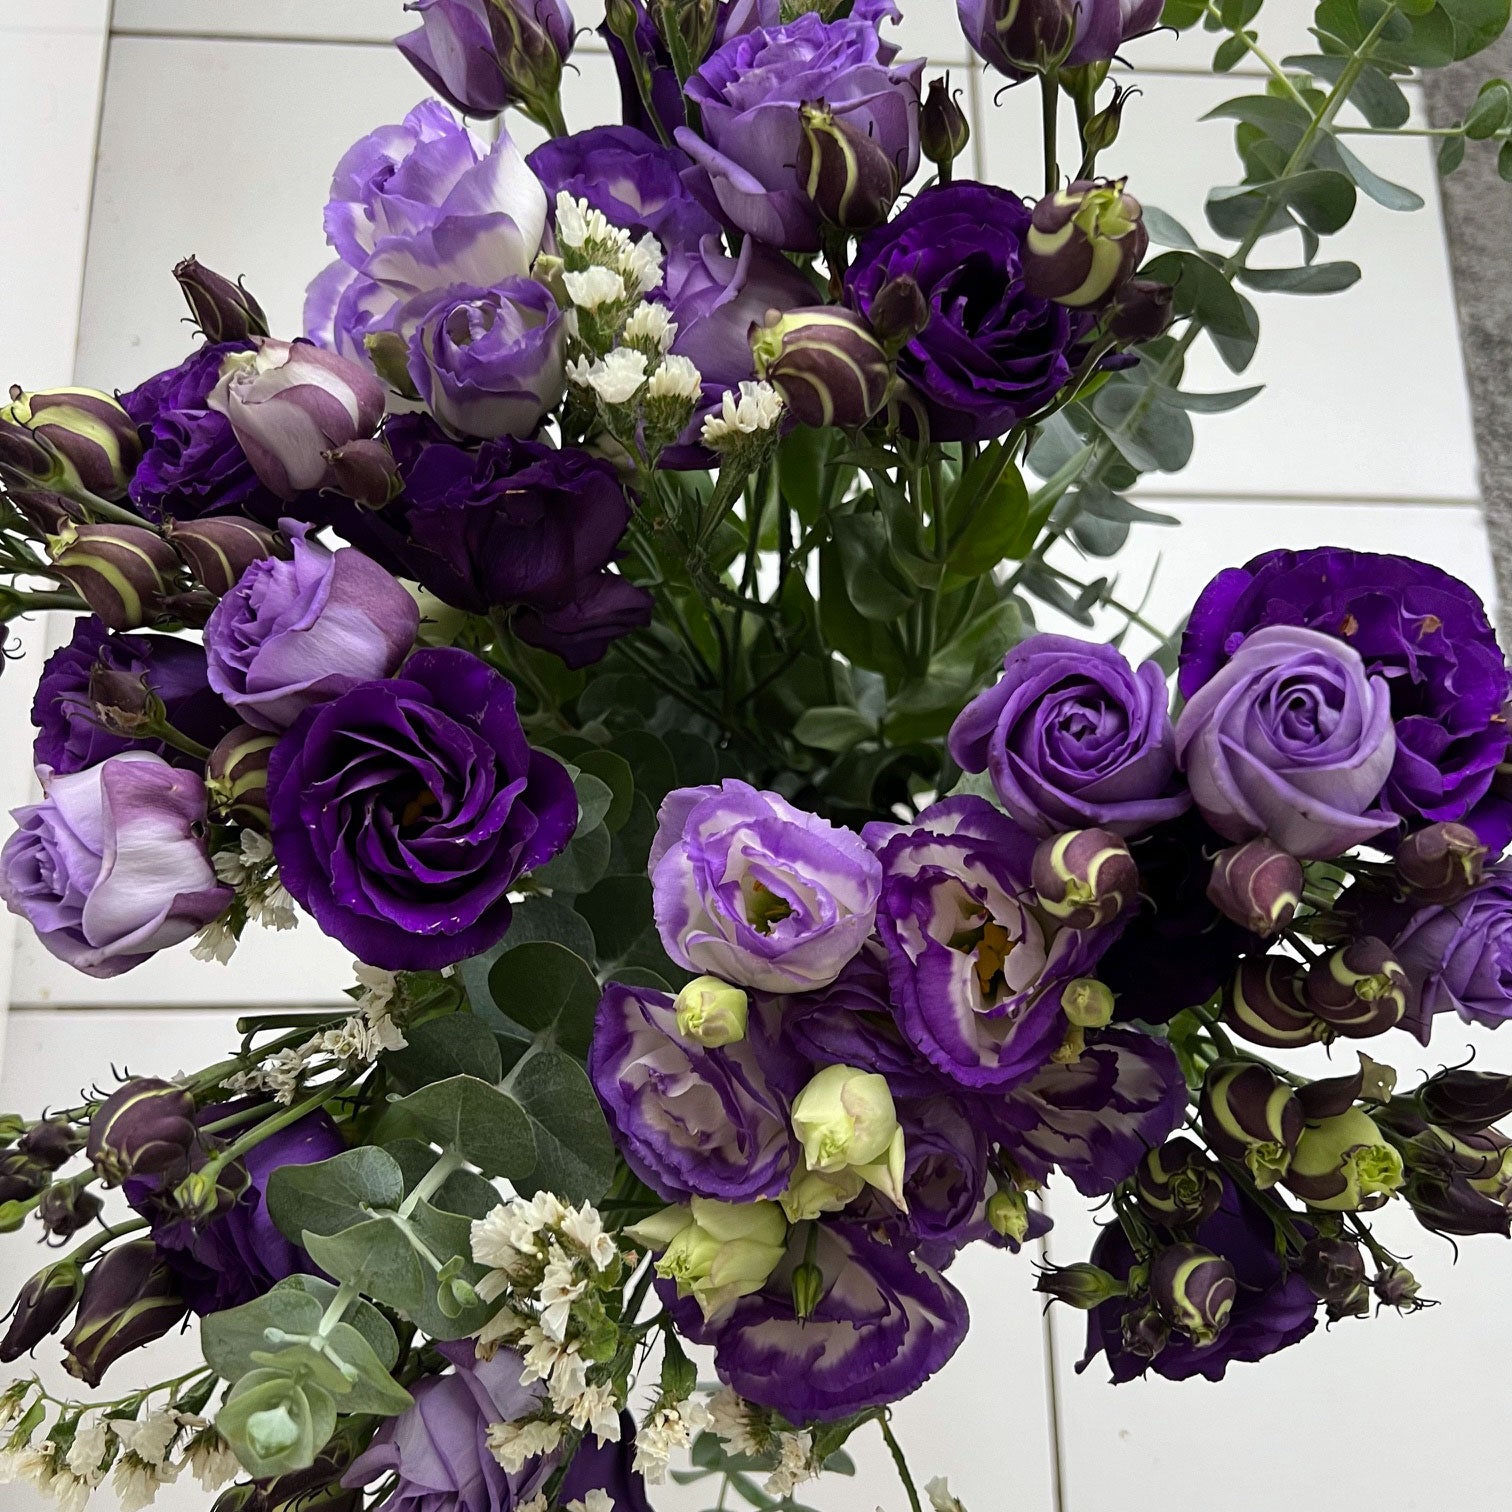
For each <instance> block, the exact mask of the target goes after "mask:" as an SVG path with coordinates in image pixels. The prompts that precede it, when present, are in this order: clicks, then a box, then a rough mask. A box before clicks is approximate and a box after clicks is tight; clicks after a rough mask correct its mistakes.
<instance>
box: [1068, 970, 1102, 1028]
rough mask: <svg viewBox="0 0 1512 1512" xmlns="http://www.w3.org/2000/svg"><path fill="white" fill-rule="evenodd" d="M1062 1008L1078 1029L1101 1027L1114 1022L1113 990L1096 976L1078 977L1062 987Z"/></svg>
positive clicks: (1069, 1020)
mask: <svg viewBox="0 0 1512 1512" xmlns="http://www.w3.org/2000/svg"><path fill="white" fill-rule="evenodd" d="M1061 1009H1062V1011H1063V1012H1064V1013H1065V1015H1066V1018H1067V1021H1068V1022H1070V1023H1071V1024H1074V1025H1075V1026H1076V1027H1077V1028H1078V1029H1101V1028H1103V1027H1104V1026H1105V1025H1107V1024H1110V1023H1112V1022H1113V990H1112V988H1110V987H1109V986H1108V985H1107V984H1106V983H1105V982H1099V981H1098V980H1097V978H1096V977H1076V978H1075V979H1073V980H1072V981H1069V982H1067V983H1066V985H1065V986H1064V987H1063V988H1062V989H1061Z"/></svg>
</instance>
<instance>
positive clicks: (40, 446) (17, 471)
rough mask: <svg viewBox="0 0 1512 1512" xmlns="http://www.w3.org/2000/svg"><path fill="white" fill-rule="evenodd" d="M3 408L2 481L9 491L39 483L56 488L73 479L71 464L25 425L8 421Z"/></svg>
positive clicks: (0, 440)
mask: <svg viewBox="0 0 1512 1512" xmlns="http://www.w3.org/2000/svg"><path fill="white" fill-rule="evenodd" d="M8 408H9V407H8V406H3V407H0V480H3V481H4V482H5V484H6V486H7V487H8V488H14V487H18V486H19V487H21V488H26V487H27V486H28V485H29V484H32V483H40V484H42V485H43V486H44V487H45V488H57V487H60V486H61V485H63V484H65V483H68V482H69V481H71V480H70V478H69V472H68V464H67V463H66V462H64V460H63V458H62V457H61V456H59V454H58V452H57V451H56V450H55V449H54V448H53V447H51V446H48V445H46V444H45V443H44V442H42V441H39V440H38V439H37V438H36V437H35V436H34V435H33V434H32V433H31V431H29V430H28V429H27V428H26V426H24V425H22V424H20V423H19V422H18V421H15V420H7V419H6V418H5V416H6V414H7V411H8Z"/></svg>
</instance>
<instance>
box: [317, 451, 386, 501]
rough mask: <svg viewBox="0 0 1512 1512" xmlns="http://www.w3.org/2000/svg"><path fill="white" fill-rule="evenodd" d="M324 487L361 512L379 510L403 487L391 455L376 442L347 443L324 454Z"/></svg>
mask: <svg viewBox="0 0 1512 1512" xmlns="http://www.w3.org/2000/svg"><path fill="white" fill-rule="evenodd" d="M325 459H326V461H327V462H328V463H329V464H330V469H331V470H330V472H328V473H327V474H326V485H325V486H326V487H327V488H329V489H332V490H333V491H334V492H336V493H339V494H340V495H341V496H342V497H343V498H346V499H352V500H354V501H355V502H356V503H358V504H361V505H362V506H363V508H365V509H382V508H383V506H384V505H385V504H387V503H388V502H389V501H390V500H392V499H394V498H396V497H397V496H398V494H399V492H400V490H401V489H402V488H403V487H404V484H403V481H402V480H401V479H400V477H399V466H398V464H397V463H396V462H395V461H394V454H393V453H392V452H391V451H390V450H389V449H388V447H386V446H385V445H384V444H383V442H381V441H379V440H376V439H369V440H363V441H349V442H348V443H347V444H346V445H345V446H343V447H341V448H340V449H339V450H337V451H331V452H327V453H326V454H325Z"/></svg>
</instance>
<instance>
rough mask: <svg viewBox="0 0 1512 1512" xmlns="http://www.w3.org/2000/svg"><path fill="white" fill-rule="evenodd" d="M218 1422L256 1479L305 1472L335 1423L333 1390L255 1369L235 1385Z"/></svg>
mask: <svg viewBox="0 0 1512 1512" xmlns="http://www.w3.org/2000/svg"><path fill="white" fill-rule="evenodd" d="M215 1426H216V1428H217V1429H218V1430H219V1432H220V1433H221V1434H222V1436H223V1437H224V1438H225V1440H226V1442H227V1443H228V1444H230V1445H231V1447H232V1449H234V1450H235V1451H236V1457H237V1459H239V1460H240V1461H241V1462H242V1464H243V1465H245V1466H246V1468H247V1469H248V1470H249V1471H250V1472H251V1473H252V1474H253V1475H254V1476H256V1477H257V1478H258V1479H263V1478H265V1477H267V1476H273V1475H284V1474H287V1473H288V1472H289V1471H291V1470H302V1469H304V1468H305V1466H307V1465H308V1464H310V1462H311V1461H312V1460H313V1459H314V1458H315V1454H316V1451H317V1450H319V1449H320V1447H321V1445H323V1444H324V1443H325V1441H326V1440H327V1439H328V1438H329V1437H330V1436H331V1433H332V1431H333V1430H334V1429H335V1427H336V1404H335V1402H334V1400H333V1399H332V1397H331V1395H330V1393H329V1392H327V1391H325V1390H324V1389H323V1388H322V1387H319V1386H316V1385H314V1384H312V1383H309V1382H303V1383H301V1382H297V1381H294V1380H292V1379H291V1378H290V1377H288V1376H286V1375H284V1374H283V1372H282V1371H278V1370H253V1371H249V1372H248V1373H247V1374H246V1375H244V1376H243V1377H242V1378H241V1379H240V1380H239V1381H238V1382H237V1383H236V1385H235V1386H233V1387H232V1388H231V1392H230V1395H229V1396H227V1398H226V1401H225V1405H224V1406H223V1407H222V1408H221V1410H220V1411H219V1412H218V1413H217V1414H216V1417H215Z"/></svg>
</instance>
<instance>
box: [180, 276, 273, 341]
mask: <svg viewBox="0 0 1512 1512" xmlns="http://www.w3.org/2000/svg"><path fill="white" fill-rule="evenodd" d="M173 276H174V278H176V279H177V280H178V286H179V288H180V289H181V290H182V291H183V295H184V298H185V300H186V301H187V302H188V305H189V313H190V314H191V315H193V316H194V323H195V325H197V326H198V327H199V328H200V333H201V334H202V335H203V336H204V338H205V340H206V341H208V342H210V343H211V344H212V345H218V344H219V343H221V342H223V341H245V340H246V339H247V338H248V337H249V336H268V335H271V334H272V333H271V332H270V331H269V330H268V317H267V316H266V315H264V314H263V309H262V306H261V305H260V304H258V302H257V301H256V300H255V299H254V298H253V297H252V296H251V295H250V294H249V293H248V292H247V291H246V289H245V288H243V287H242V281H241V279H239V278H238V279H237V280H236V282H235V283H232V282H231V280H230V279H229V278H223V277H222V276H221V275H220V274H219V273H216V272H214V271H212V270H211V269H209V268H207V267H205V266H204V264H203V263H201V262H200V261H199V259H198V258H195V257H186V258H185V259H184V260H183V261H182V262H181V263H179V264H177V265H176V266H175V267H174V270H173Z"/></svg>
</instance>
